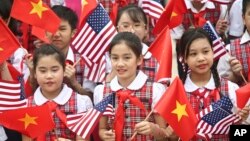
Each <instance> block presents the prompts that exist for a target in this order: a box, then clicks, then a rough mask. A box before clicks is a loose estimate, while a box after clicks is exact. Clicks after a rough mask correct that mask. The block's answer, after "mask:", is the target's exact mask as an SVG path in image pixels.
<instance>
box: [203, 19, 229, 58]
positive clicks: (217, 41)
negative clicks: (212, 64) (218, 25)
mask: <svg viewBox="0 0 250 141" xmlns="http://www.w3.org/2000/svg"><path fill="white" fill-rule="evenodd" d="M203 29H204V30H205V31H206V32H207V33H208V35H209V37H210V38H211V39H212V41H213V52H214V60H218V59H219V58H220V57H221V56H223V55H224V54H226V53H227V51H226V48H225V43H224V42H223V40H222V39H221V37H219V36H218V34H217V33H216V31H215V29H214V27H213V25H212V24H211V23H210V21H207V22H206V24H205V25H204V26H203Z"/></svg>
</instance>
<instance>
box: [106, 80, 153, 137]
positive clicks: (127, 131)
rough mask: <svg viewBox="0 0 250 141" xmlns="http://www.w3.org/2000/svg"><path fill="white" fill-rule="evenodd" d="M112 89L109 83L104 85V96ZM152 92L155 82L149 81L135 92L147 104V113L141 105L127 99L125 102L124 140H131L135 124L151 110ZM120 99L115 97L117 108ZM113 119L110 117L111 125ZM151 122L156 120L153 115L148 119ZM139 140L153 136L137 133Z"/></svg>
mask: <svg viewBox="0 0 250 141" xmlns="http://www.w3.org/2000/svg"><path fill="white" fill-rule="evenodd" d="M111 92H112V91H111V89H110V85H109V83H108V84H106V86H105V87H104V97H105V96H107V95H108V94H110V93H111ZM152 93H153V82H151V81H147V82H146V84H145V85H144V86H143V87H142V88H141V89H140V90H137V91H135V92H134V95H135V96H136V97H137V98H139V100H140V101H141V102H142V103H143V105H144V106H145V109H146V111H147V113H145V112H144V111H143V110H141V109H140V108H139V107H137V106H134V105H133V104H131V103H130V102H129V100H126V101H125V103H124V109H125V117H124V122H125V123H124V127H123V141H126V140H129V139H130V137H132V135H133V133H134V131H133V129H134V127H135V124H137V123H139V122H141V121H143V120H144V119H145V118H146V116H147V114H148V113H149V112H150V111H151V104H152ZM117 105H118V100H117V98H115V108H117ZM111 120H112V119H109V125H112V123H110V122H111ZM148 121H149V122H154V119H153V117H152V116H151V117H150V118H149V120H148ZM135 140H137V141H153V140H154V138H153V136H146V135H140V134H137V135H136V137H135Z"/></svg>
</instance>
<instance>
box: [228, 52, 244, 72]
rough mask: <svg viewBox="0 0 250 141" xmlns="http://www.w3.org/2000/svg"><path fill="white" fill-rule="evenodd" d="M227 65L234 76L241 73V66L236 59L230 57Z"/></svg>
mask: <svg viewBox="0 0 250 141" xmlns="http://www.w3.org/2000/svg"><path fill="white" fill-rule="evenodd" d="M229 64H230V67H231V69H232V72H233V73H234V74H235V75H237V76H240V72H241V71H242V65H241V63H240V61H239V60H238V59H236V57H231V58H230V59H229Z"/></svg>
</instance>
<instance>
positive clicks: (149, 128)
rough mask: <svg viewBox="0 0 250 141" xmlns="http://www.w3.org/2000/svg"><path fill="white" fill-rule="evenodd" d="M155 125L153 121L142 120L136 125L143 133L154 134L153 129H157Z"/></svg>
mask: <svg viewBox="0 0 250 141" xmlns="http://www.w3.org/2000/svg"><path fill="white" fill-rule="evenodd" d="M154 126H156V125H155V124H154V123H152V122H148V121H142V122H140V123H137V124H136V125H135V131H137V133H139V134H142V135H151V134H153V129H155V128H154Z"/></svg>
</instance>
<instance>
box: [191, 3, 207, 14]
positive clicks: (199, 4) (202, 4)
mask: <svg viewBox="0 0 250 141" xmlns="http://www.w3.org/2000/svg"><path fill="white" fill-rule="evenodd" d="M192 4H193V7H194V8H195V9H196V10H197V11H199V12H200V10H201V8H202V7H203V6H204V3H200V2H192Z"/></svg>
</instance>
